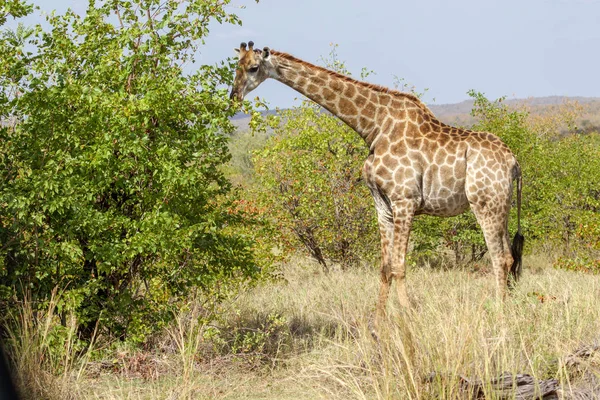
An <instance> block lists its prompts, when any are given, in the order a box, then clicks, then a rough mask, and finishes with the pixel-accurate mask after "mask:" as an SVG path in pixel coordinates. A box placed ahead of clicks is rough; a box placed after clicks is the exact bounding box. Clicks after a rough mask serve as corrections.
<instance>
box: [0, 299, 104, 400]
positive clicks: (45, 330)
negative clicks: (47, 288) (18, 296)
mask: <svg viewBox="0 0 600 400" xmlns="http://www.w3.org/2000/svg"><path fill="white" fill-rule="evenodd" d="M59 302H60V294H59V293H58V288H55V289H54V290H53V291H52V296H51V298H50V300H49V301H48V302H47V304H46V306H45V307H43V308H39V307H36V305H35V304H34V302H33V301H32V300H31V297H30V296H25V297H24V299H23V301H21V306H20V307H19V308H18V309H16V310H15V311H12V312H11V313H10V314H9V315H8V316H7V317H6V318H5V320H4V321H3V325H4V328H5V334H6V340H5V345H6V346H5V349H6V351H7V356H8V359H9V362H10V365H11V367H12V369H13V373H14V379H15V381H16V384H17V389H18V392H19V394H20V395H21V397H22V398H23V399H74V398H76V396H75V394H74V390H73V387H74V383H75V382H77V381H78V380H79V379H81V378H82V376H83V373H84V371H85V366H86V361H87V359H88V357H89V355H90V354H91V350H92V345H91V344H88V345H83V344H82V342H80V341H79V340H78V336H77V327H78V323H77V320H76V318H75V316H74V315H72V314H70V315H67V316H66V317H62V319H61V315H59V313H58V312H57V306H58V304H59Z"/></svg>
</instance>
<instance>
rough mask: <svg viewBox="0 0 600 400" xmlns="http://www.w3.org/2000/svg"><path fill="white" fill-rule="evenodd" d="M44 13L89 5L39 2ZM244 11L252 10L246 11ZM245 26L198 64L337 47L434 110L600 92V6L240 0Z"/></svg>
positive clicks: (533, 0)
mask: <svg viewBox="0 0 600 400" xmlns="http://www.w3.org/2000/svg"><path fill="white" fill-rule="evenodd" d="M34 3H36V4H38V5H40V6H41V7H42V8H43V9H46V10H50V9H54V8H55V9H58V10H64V9H66V7H72V8H73V9H75V11H78V12H80V13H83V12H85V8H86V5H87V1H86V0H52V1H50V0H35V1H34ZM242 5H244V6H246V8H245V9H242V8H240V6H242ZM229 8H230V10H231V11H232V12H235V13H237V14H238V15H239V16H240V17H241V18H242V21H243V26H241V27H238V26H231V25H218V24H215V25H214V26H213V28H212V30H211V34H210V36H209V37H208V40H207V42H206V45H205V46H204V47H203V48H202V49H201V53H202V54H201V57H199V61H200V62H202V63H209V64H210V63H214V62H216V61H218V60H221V59H224V58H226V57H229V56H232V55H233V50H232V49H233V47H237V46H239V43H240V42H241V41H246V42H247V41H249V40H253V41H254V42H255V43H256V46H258V47H264V46H269V47H271V48H273V49H277V50H280V51H285V52H288V53H291V54H293V55H295V56H297V57H299V58H302V59H304V60H306V61H310V62H318V60H319V58H320V57H321V56H324V55H327V53H329V51H330V46H329V44H330V43H338V44H339V48H338V54H339V58H340V59H342V60H345V61H346V62H347V65H348V66H349V68H350V70H351V71H352V72H353V73H354V74H355V75H358V74H359V73H360V70H361V68H362V67H367V68H369V69H371V70H374V71H375V72H376V75H374V76H370V77H369V78H368V80H369V81H371V82H373V83H379V84H382V85H386V86H391V85H392V84H393V76H394V75H397V76H399V77H402V78H404V79H405V80H406V81H407V82H410V83H412V84H414V85H415V86H416V87H417V89H419V90H422V89H423V88H429V91H428V93H427V96H426V98H425V100H426V101H427V102H429V103H431V102H433V99H434V98H435V104H445V103H455V102H459V101H462V100H465V99H466V98H467V97H468V96H467V95H466V92H467V91H468V90H469V89H475V90H478V91H481V92H484V93H486V95H487V96H488V97H493V98H496V97H500V96H503V95H506V96H508V97H509V98H512V97H518V98H525V97H529V96H549V95H568V96H600V76H599V75H600V73H599V72H598V71H600V19H599V16H600V0H501V1H500V0H498V1H496V0H494V1H491V0H489V1H486V0H453V1H449V0H420V1H418V0H415V1H412V2H407V1H402V0H387V1H383V0H382V1H377V0H371V1H368V0H301V1H300V0H261V1H260V2H259V3H258V4H256V2H255V1H253V0H247V1H243V0H233V4H232V5H230V6H229ZM255 95H258V96H261V97H263V98H265V99H266V100H267V101H268V103H269V104H270V106H271V107H277V106H278V107H289V106H290V105H292V104H293V103H294V99H295V98H296V97H298V94H297V93H296V92H294V91H293V90H292V89H289V88H287V87H285V86H284V85H282V84H280V83H279V82H276V81H267V82H265V83H264V84H263V85H262V86H261V87H259V88H258V89H257V90H256V91H255V92H253V93H252V96H255Z"/></svg>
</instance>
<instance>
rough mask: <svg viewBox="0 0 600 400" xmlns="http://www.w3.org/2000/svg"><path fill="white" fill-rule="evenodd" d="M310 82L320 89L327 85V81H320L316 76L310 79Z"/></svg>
mask: <svg viewBox="0 0 600 400" xmlns="http://www.w3.org/2000/svg"><path fill="white" fill-rule="evenodd" d="M311 82H312V83H314V84H315V85H317V86H321V87H323V86H325V85H326V84H327V81H326V80H325V79H321V78H319V77H318V76H316V77H314V78H312V80H311Z"/></svg>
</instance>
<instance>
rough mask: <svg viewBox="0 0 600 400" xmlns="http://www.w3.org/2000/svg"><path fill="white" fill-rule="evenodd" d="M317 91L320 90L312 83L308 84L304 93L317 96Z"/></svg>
mask: <svg viewBox="0 0 600 400" xmlns="http://www.w3.org/2000/svg"><path fill="white" fill-rule="evenodd" d="M319 90H320V88H319V87H318V86H317V85H315V84H314V83H312V82H311V83H309V84H308V86H307V87H306V91H307V92H308V93H309V94H317V93H319Z"/></svg>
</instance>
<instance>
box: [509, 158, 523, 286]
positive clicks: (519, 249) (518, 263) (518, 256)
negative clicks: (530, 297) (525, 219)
mask: <svg viewBox="0 0 600 400" xmlns="http://www.w3.org/2000/svg"><path fill="white" fill-rule="evenodd" d="M515 169H516V170H515V175H516V176H515V179H516V181H517V233H516V234H515V237H514V238H513V241H512V245H511V248H510V252H511V254H512V257H513V260H514V261H513V264H512V266H511V267H510V275H511V277H512V279H511V281H512V283H513V284H514V283H516V282H517V281H518V280H519V277H520V276H521V272H522V269H523V244H524V243H525V237H524V236H523V234H522V233H521V189H522V186H523V185H522V178H521V168H520V167H519V165H518V164H517V165H516V168H515Z"/></svg>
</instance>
